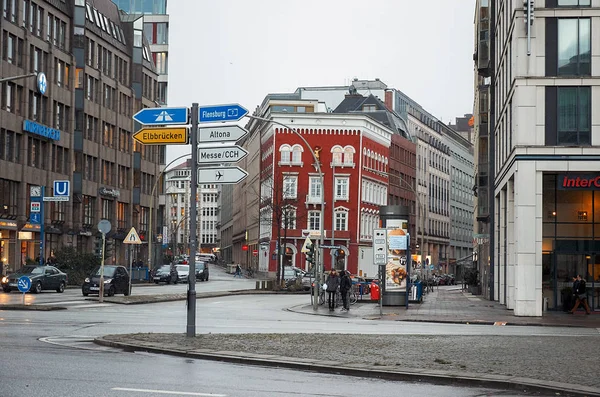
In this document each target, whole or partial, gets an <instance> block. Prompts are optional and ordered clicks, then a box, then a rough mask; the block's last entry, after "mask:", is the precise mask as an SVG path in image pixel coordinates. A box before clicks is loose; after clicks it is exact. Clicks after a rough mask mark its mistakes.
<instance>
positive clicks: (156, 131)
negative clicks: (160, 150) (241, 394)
mask: <svg viewBox="0 0 600 397" xmlns="http://www.w3.org/2000/svg"><path fill="white" fill-rule="evenodd" d="M133 139H135V140H136V141H138V142H140V143H143V144H144V145H169V144H187V142H188V129H187V127H173V128H142V129H141V130H139V131H138V132H136V133H135V134H133Z"/></svg>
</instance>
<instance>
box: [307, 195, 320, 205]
mask: <svg viewBox="0 0 600 397" xmlns="http://www.w3.org/2000/svg"><path fill="white" fill-rule="evenodd" d="M306 204H321V196H312V195H310V194H307V195H306Z"/></svg>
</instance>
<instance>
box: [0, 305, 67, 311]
mask: <svg viewBox="0 0 600 397" xmlns="http://www.w3.org/2000/svg"><path fill="white" fill-rule="evenodd" d="M0 310H30V311H39V312H49V311H53V310H67V308H66V307H64V306H46V305H16V304H15V305H0Z"/></svg>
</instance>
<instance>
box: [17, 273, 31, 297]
mask: <svg viewBox="0 0 600 397" xmlns="http://www.w3.org/2000/svg"><path fill="white" fill-rule="evenodd" d="M17 288H19V291H21V292H22V293H23V304H25V294H26V293H27V291H29V289H30V288H31V279H30V278H29V277H27V276H21V277H19V280H18V281H17Z"/></svg>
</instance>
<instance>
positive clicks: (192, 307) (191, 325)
mask: <svg viewBox="0 0 600 397" xmlns="http://www.w3.org/2000/svg"><path fill="white" fill-rule="evenodd" d="M191 112H192V113H191V115H190V116H191V124H192V128H191V131H190V144H191V146H192V169H191V170H190V187H191V192H190V195H191V197H192V200H191V203H192V204H191V205H190V257H191V258H194V259H192V260H190V265H189V266H190V271H189V274H190V277H188V294H187V328H186V336H187V337H195V336H196V277H195V275H196V260H195V258H196V238H197V233H196V211H197V207H196V206H197V203H196V194H197V191H198V166H197V165H198V116H199V115H198V104H197V103H193V104H192V109H191Z"/></svg>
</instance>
